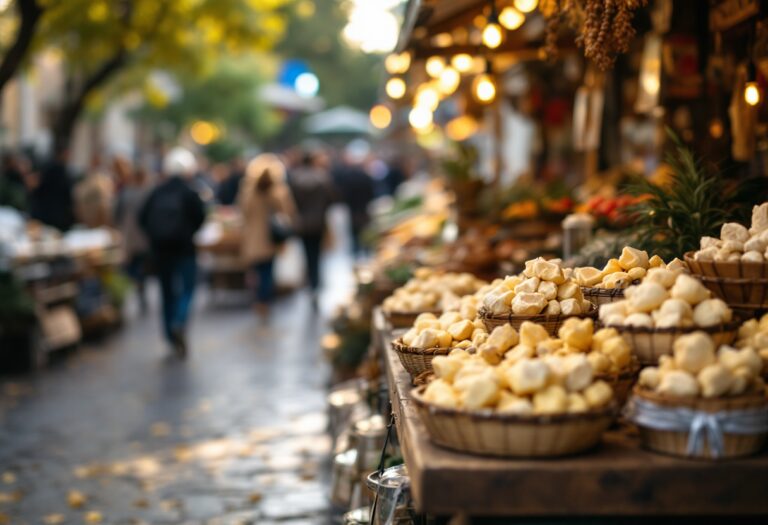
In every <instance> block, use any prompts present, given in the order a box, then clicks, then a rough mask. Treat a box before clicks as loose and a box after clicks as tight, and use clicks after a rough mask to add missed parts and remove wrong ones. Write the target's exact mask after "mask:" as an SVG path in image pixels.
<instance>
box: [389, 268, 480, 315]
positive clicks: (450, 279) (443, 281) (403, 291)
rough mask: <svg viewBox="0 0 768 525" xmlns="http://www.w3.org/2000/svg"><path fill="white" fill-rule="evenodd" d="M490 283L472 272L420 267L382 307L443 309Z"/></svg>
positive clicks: (390, 309) (436, 310)
mask: <svg viewBox="0 0 768 525" xmlns="http://www.w3.org/2000/svg"><path fill="white" fill-rule="evenodd" d="M487 284H488V283H487V282H486V281H483V280H482V279H478V278H477V277H475V276H473V275H472V274H469V273H450V272H446V273H443V272H439V271H436V270H433V269H430V268H419V269H417V270H416V271H415V272H414V277H413V278H412V279H411V280H409V281H408V282H407V283H406V284H405V285H404V286H402V287H400V288H398V289H397V290H395V292H394V293H393V294H392V295H391V296H389V297H387V298H386V299H385V300H384V302H383V303H382V309H383V310H384V311H385V312H442V311H444V310H446V306H449V305H450V306H453V305H455V304H456V303H457V301H459V300H460V298H461V297H462V296H465V295H471V294H474V293H475V292H477V291H478V290H479V289H480V288H482V287H483V286H485V285H487Z"/></svg>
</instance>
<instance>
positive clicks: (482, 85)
mask: <svg viewBox="0 0 768 525" xmlns="http://www.w3.org/2000/svg"><path fill="white" fill-rule="evenodd" d="M472 93H473V94H474V96H475V99H477V101H478V102H481V103H483V104H488V103H489V102H492V101H493V99H495V98H496V84H494V83H493V79H491V77H490V76H489V75H487V74H486V73H483V74H482V75H478V76H476V77H475V80H474V82H472Z"/></svg>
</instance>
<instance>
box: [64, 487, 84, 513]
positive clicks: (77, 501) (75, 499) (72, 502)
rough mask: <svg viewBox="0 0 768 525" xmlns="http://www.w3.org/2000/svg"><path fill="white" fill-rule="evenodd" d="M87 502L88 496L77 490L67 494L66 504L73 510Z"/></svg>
mask: <svg viewBox="0 0 768 525" xmlns="http://www.w3.org/2000/svg"><path fill="white" fill-rule="evenodd" d="M87 502H88V496H86V495H85V494H83V493H82V492H80V491H79V490H70V491H69V493H68V494H67V504H68V505H69V506H70V507H72V508H73V509H79V508H82V507H83V506H84V505H85V504H86V503H87Z"/></svg>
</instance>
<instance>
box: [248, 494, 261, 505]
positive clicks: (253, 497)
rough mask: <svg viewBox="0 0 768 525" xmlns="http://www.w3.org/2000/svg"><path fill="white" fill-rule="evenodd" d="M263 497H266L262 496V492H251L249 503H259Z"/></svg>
mask: <svg viewBox="0 0 768 525" xmlns="http://www.w3.org/2000/svg"><path fill="white" fill-rule="evenodd" d="M263 497H264V496H263V495H262V494H261V492H251V494H250V495H249V496H248V501H250V502H251V503H258V502H259V501H261V499H262V498H263Z"/></svg>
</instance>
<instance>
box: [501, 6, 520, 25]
mask: <svg viewBox="0 0 768 525" xmlns="http://www.w3.org/2000/svg"><path fill="white" fill-rule="evenodd" d="M523 22H525V15H524V14H523V13H521V12H520V11H518V10H517V9H515V8H514V7H512V6H507V7H505V8H504V9H502V10H501V13H499V23H500V24H501V25H503V26H504V27H505V28H507V29H509V30H510V31H514V30H515V29H517V28H518V27H520V26H521V25H523Z"/></svg>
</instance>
